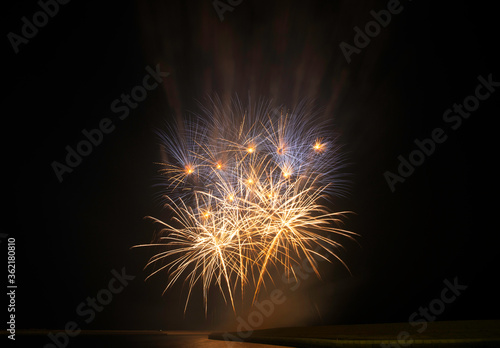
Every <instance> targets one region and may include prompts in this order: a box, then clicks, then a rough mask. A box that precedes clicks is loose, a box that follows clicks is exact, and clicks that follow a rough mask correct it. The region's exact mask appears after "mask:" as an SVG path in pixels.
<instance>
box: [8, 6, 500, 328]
mask: <svg viewBox="0 0 500 348" xmlns="http://www.w3.org/2000/svg"><path fill="white" fill-rule="evenodd" d="M386 4H387V2H386V1H373V2H368V1H367V2H365V1H363V2H361V1H355V2H353V1H347V0H345V1H293V2H292V1H276V2H266V1H251V0H244V1H243V2H242V3H241V4H240V5H238V6H236V7H235V8H234V10H233V11H232V12H225V13H224V21H223V22H221V21H220V20H219V18H218V16H217V13H216V11H215V10H214V8H213V6H212V3H211V1H208V0H204V1H186V2H184V1H179V2H173V1H172V2H170V1H163V2H159V1H158V2H155V1H137V2H131V1H120V2H106V3H105V4H103V3H102V2H91V1H90V2H88V1H87V2H83V1H73V2H70V3H68V4H67V5H61V6H60V8H59V13H58V14H57V15H56V16H55V17H54V18H52V19H50V20H49V22H48V24H47V25H46V26H44V27H43V28H40V29H39V32H38V34H37V36H35V37H34V38H32V39H30V41H29V43H28V44H25V45H21V46H20V51H19V53H18V54H15V53H14V51H13V49H12V47H11V45H10V43H9V41H8V39H7V33H9V32H11V31H12V32H15V33H17V34H20V31H21V26H22V22H21V18H22V17H23V16H27V17H28V18H31V16H32V15H33V13H35V12H36V11H39V10H40V8H39V5H38V4H37V3H36V2H35V1H24V2H9V3H6V4H4V5H3V6H4V11H3V13H2V17H3V19H2V29H3V31H2V32H3V35H4V39H3V44H2V47H3V54H2V56H3V57H4V58H5V59H4V63H3V70H4V74H3V76H4V79H3V81H4V86H5V88H4V91H3V95H2V109H3V112H2V114H3V118H2V119H3V123H2V128H3V137H2V138H3V147H2V148H3V152H4V154H5V155H4V156H3V158H4V161H3V173H4V181H3V183H4V190H5V191H6V192H8V195H7V196H6V197H5V200H4V201H5V203H4V207H7V208H6V209H5V208H4V211H5V215H4V219H3V222H4V223H3V228H2V233H8V234H9V237H15V238H16V248H17V249H16V252H17V254H16V257H17V269H16V272H17V273H16V277H17V278H16V279H17V283H18V289H17V297H16V301H17V302H16V303H17V308H16V310H17V316H16V320H17V328H47V329H55V328H63V327H64V325H65V323H66V322H68V321H70V320H75V321H76V322H77V323H78V324H79V325H80V326H81V327H82V328H87V329H108V328H109V329H112V328H127V329H160V328H162V329H180V328H184V329H198V328H209V329H212V328H226V327H227V328H233V327H234V326H235V316H234V314H232V313H231V309H230V307H229V306H225V305H224V304H223V302H222V301H221V299H220V298H218V297H217V296H215V295H214V296H213V297H214V299H213V302H212V304H211V305H210V304H209V311H208V316H207V318H205V316H204V313H203V308H202V306H201V298H200V297H201V295H200V294H201V292H200V291H199V290H200V289H198V288H197V289H195V290H197V292H196V293H195V295H194V298H193V302H192V305H190V306H189V307H188V310H187V312H186V314H185V316H184V315H183V305H184V300H185V295H186V291H185V290H186V289H185V288H184V289H183V288H182V284H180V285H179V286H176V287H174V288H173V289H172V290H169V291H167V292H166V294H165V295H164V296H162V295H161V293H162V291H163V287H164V285H165V282H166V279H167V278H166V275H165V274H163V275H161V276H157V277H155V278H153V279H151V280H150V281H148V282H146V283H145V282H143V279H144V278H145V277H146V275H147V272H144V271H143V270H142V267H143V266H144V264H145V262H146V260H147V259H148V257H149V256H151V254H150V253H148V251H147V250H137V249H134V250H130V249H129V248H130V247H131V246H133V245H136V244H140V243H147V242H149V241H150V240H151V238H152V236H153V233H154V232H155V227H154V225H152V224H151V223H150V222H148V221H146V220H144V219H143V218H144V216H147V215H153V216H159V217H161V216H163V214H165V213H164V212H163V211H162V209H161V206H160V204H159V203H158V201H157V200H155V199H154V196H155V189H154V188H153V187H152V184H153V182H154V181H153V179H154V176H155V175H156V170H157V169H158V168H157V167H156V166H155V165H154V162H155V161H158V160H160V152H159V147H158V141H157V138H155V136H154V131H155V130H156V129H158V128H161V127H162V125H163V124H164V122H165V120H166V121H167V123H168V122H170V121H171V120H172V119H173V118H174V117H179V116H180V115H183V114H185V113H186V112H188V111H193V110H195V111H196V110H197V106H196V105H197V104H196V101H197V100H203V98H205V97H206V96H207V95H214V94H215V93H217V94H218V95H220V96H221V97H222V98H223V99H224V98H226V100H227V98H228V97H231V96H234V95H235V94H238V95H242V96H246V95H248V94H250V95H251V97H252V98H258V97H265V98H272V99H273V100H276V101H277V102H279V103H280V104H287V105H293V104H294V103H296V102H297V101H298V99H299V98H314V99H315V100H316V102H315V103H316V104H317V105H318V106H320V107H323V108H325V109H326V110H327V112H328V113H329V115H330V117H331V118H332V119H333V121H334V123H335V131H336V132H337V133H339V134H340V136H341V141H342V142H343V143H344V144H345V151H346V153H347V155H348V157H349V160H350V162H351V163H352V165H351V166H350V168H349V172H350V173H351V180H352V184H351V187H350V195H349V196H348V197H347V198H344V199H339V200H338V201H337V202H336V204H337V206H338V208H339V210H352V211H354V212H356V215H351V216H349V218H348V220H347V222H346V228H348V229H350V230H352V231H354V232H356V233H358V234H360V238H359V239H358V243H359V244H356V243H354V242H347V243H346V244H345V246H346V248H345V250H343V251H341V255H342V257H343V258H344V260H345V261H346V263H347V264H348V265H349V268H350V270H351V273H352V274H349V272H347V271H346V270H345V269H344V268H343V267H342V266H341V265H340V264H338V263H333V264H332V265H324V266H323V265H322V274H323V279H322V280H321V281H320V280H314V279H312V278H313V277H310V278H309V279H308V280H306V281H305V282H304V283H303V285H301V288H300V289H299V290H297V291H296V292H293V293H292V292H291V291H289V290H287V289H286V287H285V286H283V284H281V288H283V289H284V291H285V294H286V295H287V297H288V298H289V299H288V300H287V302H286V303H285V304H283V306H282V307H280V308H279V309H277V310H276V312H275V313H274V314H273V315H272V316H271V317H269V318H267V319H266V321H265V323H264V325H263V326H262V327H265V326H281V325H289V326H292V325H312V324H316V325H317V324H345V323H376V322H406V321H407V320H408V317H409V316H410V315H411V314H412V313H413V312H414V311H417V310H418V308H419V307H420V306H428V304H429V302H430V301H432V300H433V299H435V298H438V297H439V296H440V293H441V290H442V288H443V287H444V284H443V281H444V279H449V280H452V279H453V278H455V277H458V282H459V283H460V284H465V285H467V286H468V288H467V290H465V291H464V292H463V293H462V294H461V295H460V296H459V297H458V298H457V300H456V301H454V302H453V303H451V304H449V305H447V306H446V309H445V311H444V312H443V314H441V315H440V316H439V317H438V320H459V319H498V309H499V308H498V302H499V301H498V295H497V293H498V291H497V290H498V289H497V285H496V284H497V280H496V278H497V275H498V268H497V266H498V261H497V257H496V254H497V245H498V244H497V243H496V240H497V239H498V238H497V233H498V225H497V224H496V223H495V222H496V217H497V214H498V213H497V211H496V207H497V206H498V204H497V200H498V197H497V194H498V193H497V191H496V190H495V189H496V186H497V185H495V184H496V180H498V179H497V177H498V175H497V173H498V169H497V163H496V162H497V158H498V156H497V151H496V147H494V145H496V136H497V134H498V131H497V124H498V122H497V120H496V118H497V116H498V110H499V101H500V94H499V93H500V92H499V91H497V92H496V93H494V94H492V96H491V97H490V98H489V99H487V100H486V101H484V102H481V104H480V107H479V109H478V110H477V111H476V112H474V113H473V114H472V115H471V116H470V118H469V119H467V120H464V122H463V124H462V126H461V127H460V128H458V129H457V130H456V131H452V130H451V129H450V127H449V125H448V124H445V123H444V122H443V119H442V115H443V112H444V111H445V110H446V109H447V108H450V107H452V106H453V103H462V101H463V99H464V98H465V97H466V96H468V95H471V94H473V93H474V89H475V87H476V85H477V83H478V81H477V76H479V75H482V76H483V77H486V76H488V74H490V73H492V74H493V80H496V81H498V80H500V74H499V73H498V58H499V57H498V54H497V53H495V50H496V48H497V47H498V24H497V23H498V21H497V18H496V17H497V16H496V12H495V11H494V9H493V7H492V6H493V5H490V3H487V4H486V3H483V4H482V5H481V4H479V3H478V2H464V1H449V2H439V3H438V2H431V1H423V0H419V1H413V2H408V1H402V5H403V6H404V10H403V11H402V12H401V14H399V15H395V16H394V17H393V18H392V21H391V23H390V24H389V26H388V27H387V28H383V29H382V30H381V33H380V35H378V36H377V37H375V38H373V39H372V41H371V43H370V44H369V45H368V46H367V47H366V48H364V49H362V51H361V52H360V53H359V54H353V55H352V56H351V58H352V62H351V63H350V64H348V63H347V62H346V60H345V58H344V57H343V55H342V53H341V51H340V48H339V44H340V42H342V41H345V42H347V43H349V44H351V45H352V44H353V37H354V31H353V27H354V26H359V27H363V26H364V25H365V24H366V22H368V21H369V20H371V19H372V18H371V16H370V10H372V9H373V10H376V11H378V10H380V9H383V8H385V6H386ZM158 63H159V64H160V65H161V67H162V70H163V71H168V72H170V73H171V75H170V76H169V77H167V78H165V79H164V81H163V84H162V86H159V87H158V88H156V89H155V90H153V91H151V92H149V93H148V96H147V99H146V100H145V101H144V102H142V103H140V104H139V106H138V107H137V108H136V109H135V110H131V113H130V116H129V117H128V118H127V119H125V120H119V119H118V118H117V114H115V113H113V112H112V111H111V109H110V104H111V102H112V101H113V100H114V99H116V98H118V97H119V96H120V94H122V93H130V90H131V89H132V88H133V87H134V86H136V85H138V84H140V83H141V81H142V78H143V76H144V75H145V73H146V72H145V67H146V66H151V67H153V68H154V66H155V65H156V64H158ZM104 117H109V118H111V119H112V120H113V124H114V125H115V126H116V129H115V130H114V131H113V132H112V133H111V134H107V135H105V136H104V140H103V142H102V143H101V144H100V145H99V146H97V147H95V148H94V150H93V151H92V153H91V154H90V155H89V156H87V157H85V158H84V159H83V161H82V163H81V164H80V165H79V166H78V167H77V168H75V169H74V171H73V172H72V173H69V174H65V176H64V181H63V182H62V183H59V182H58V180H57V178H56V176H55V174H54V172H53V170H52V168H51V163H52V162H53V161H60V162H63V161H64V157H65V156H66V151H65V147H66V146H67V145H70V146H72V147H74V146H76V144H77V143H78V142H79V141H81V140H82V139H84V138H83V136H82V134H81V131H82V130H83V129H93V128H96V127H97V126H98V124H99V121H100V120H101V119H102V118H104ZM436 127H442V128H443V129H445V131H446V134H447V135H448V139H447V140H446V142H444V143H443V144H440V145H438V146H437V148H436V151H435V153H434V154H433V155H432V156H431V157H429V158H427V159H426V161H425V163H424V164H423V165H421V166H420V167H418V168H416V170H415V173H414V174H413V175H412V176H411V177H409V178H408V179H407V180H406V181H405V182H404V183H398V184H397V185H396V191H395V192H394V193H392V192H391V191H390V189H389V187H388V185H387V183H386V181H385V179H384V177H383V173H384V172H385V171H387V170H390V171H392V172H394V173H396V170H397V165H398V160H397V157H398V156H399V155H403V156H404V157H406V158H407V156H408V154H409V153H410V152H411V151H412V150H413V149H414V148H415V146H414V144H413V141H414V140H415V139H416V138H419V139H422V138H427V137H429V136H430V134H431V131H432V130H433V129H434V128H436ZM12 206H14V210H13V211H11V207H12ZM1 249H2V253H4V255H6V241H5V240H3V241H2V244H1ZM123 267H125V268H126V271H127V274H131V275H135V276H136V278H135V279H134V280H133V281H131V283H130V285H129V286H127V287H126V288H125V289H124V290H123V292H121V293H120V294H117V295H116V296H115V297H114V298H113V300H112V302H111V303H110V304H109V305H108V306H106V307H105V308H104V309H103V311H102V312H101V313H97V315H96V318H95V320H93V321H92V322H91V323H89V324H86V323H84V322H83V320H82V317H79V316H78V315H77V314H76V312H75V309H76V307H77V306H78V305H79V304H80V303H81V302H83V301H86V298H87V297H88V296H91V297H95V295H96V294H97V293H98V291H99V290H100V289H102V288H105V287H107V284H108V281H109V279H110V278H111V277H112V275H111V273H110V271H111V270H112V269H116V270H121V269H122V268H123ZM269 290H272V289H269ZM262 296H263V298H265V296H266V293H264V294H263V295H262ZM4 301H5V300H4ZM311 308H315V309H313V310H312V309H311ZM247 310H248V308H247ZM3 313H4V319H6V318H7V312H6V310H5V311H3Z"/></svg>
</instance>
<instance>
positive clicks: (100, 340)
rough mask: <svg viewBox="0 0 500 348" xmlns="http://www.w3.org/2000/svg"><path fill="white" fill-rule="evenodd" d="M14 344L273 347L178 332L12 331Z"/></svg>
mask: <svg viewBox="0 0 500 348" xmlns="http://www.w3.org/2000/svg"><path fill="white" fill-rule="evenodd" d="M2 338H3V337H2ZM5 338H6V337H5ZM65 343H66V345H65ZM16 346H17V347H33V348H35V347H40V348H129V347H130V348H132V347H134V348H135V347H140V348H166V347H173V348H181V347H189V348H195V347H207V348H222V347H225V348H276V346H271V345H264V344H254V343H242V342H224V341H216V340H209V339H208V336H207V334H205V333H203V334H201V333H200V334H182V333H180V332H176V333H175V334H168V335H144V334H141V335H105V334H101V335H83V334H82V335H79V336H77V337H72V338H69V340H68V341H67V342H64V341H61V342H59V345H55V344H54V342H52V341H51V340H50V339H49V337H47V335H16Z"/></svg>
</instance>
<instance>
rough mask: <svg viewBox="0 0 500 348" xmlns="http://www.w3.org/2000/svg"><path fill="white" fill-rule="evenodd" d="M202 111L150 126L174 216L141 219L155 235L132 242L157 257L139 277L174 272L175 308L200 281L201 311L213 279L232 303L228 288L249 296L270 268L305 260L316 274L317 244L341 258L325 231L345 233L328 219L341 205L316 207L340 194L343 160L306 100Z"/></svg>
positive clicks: (337, 215) (334, 218)
mask: <svg viewBox="0 0 500 348" xmlns="http://www.w3.org/2000/svg"><path fill="white" fill-rule="evenodd" d="M203 111H204V115H203V116H198V117H196V118H192V119H187V120H185V121H184V123H183V124H182V125H181V127H177V128H175V129H171V131H170V132H168V133H160V134H159V135H160V139H161V140H162V144H163V148H164V151H165V153H166V155H167V159H168V160H167V161H166V163H160V165H161V169H160V174H161V184H160V191H161V197H162V199H163V201H164V205H165V206H166V207H168V208H169V209H171V210H172V211H173V212H174V217H173V219H172V221H171V222H170V223H167V222H164V221H161V220H159V219H156V218H152V217H149V218H150V219H152V220H154V221H155V222H156V223H158V224H160V225H161V227H162V230H161V231H160V237H159V239H158V240H157V241H156V242H154V243H150V244H143V245H138V246H137V247H146V246H148V247H151V246H154V247H160V248H162V250H161V251H160V252H159V253H157V254H155V255H154V256H152V257H151V258H150V260H149V262H148V263H147V265H146V267H149V266H152V265H159V266H158V267H157V268H156V269H154V270H153V271H152V272H151V274H150V275H149V276H148V278H149V277H151V276H153V275H154V274H157V273H159V272H161V271H163V270H168V273H169V278H168V281H167V284H166V287H165V291H166V290H167V289H168V288H170V287H171V286H172V285H173V284H174V283H175V282H177V281H178V280H179V279H184V281H185V282H187V283H188V285H189V290H188V295H187V299H186V303H185V310H186V308H187V304H188V302H189V299H190V296H191V293H192V290H193V287H194V285H195V284H197V283H198V282H201V283H202V285H203V298H204V302H205V312H206V311H207V299H208V291H209V289H210V288H211V287H213V286H216V287H217V288H218V289H219V290H220V292H221V294H222V295H223V296H224V299H225V300H226V302H230V303H231V305H232V307H233V309H234V308H235V306H234V301H235V300H234V297H235V295H234V294H235V291H236V289H237V288H240V289H241V293H242V294H243V292H244V291H245V288H247V287H252V289H254V290H253V291H254V300H255V299H256V298H257V295H258V294H259V291H260V289H261V288H262V286H263V285H264V284H265V283H266V280H269V279H271V270H272V269H278V270H280V269H281V270H282V271H283V272H287V273H290V272H291V273H293V265H294V264H298V263H299V260H300V262H302V260H306V261H307V262H308V263H309V264H310V266H311V268H312V269H313V270H314V272H315V273H316V274H318V276H319V272H318V267H317V261H316V260H317V259H318V257H319V258H324V259H327V258H326V257H325V256H324V255H323V254H322V253H320V252H319V251H321V250H323V251H326V252H328V253H329V254H330V255H332V256H333V257H334V258H336V259H337V260H339V261H340V262H341V263H342V264H344V262H343V261H342V260H341V259H340V258H339V257H338V256H337V255H336V253H335V250H336V249H337V248H338V247H341V244H340V243H339V242H337V241H336V240H335V239H334V237H335V236H344V237H348V238H353V236H354V235H355V234H354V233H353V232H350V231H346V230H344V229H340V228H338V227H337V226H339V223H340V222H341V218H342V217H343V215H344V214H345V213H347V212H332V211H331V209H329V208H328V206H327V205H326V204H327V201H328V200H329V199H330V198H331V197H333V196H335V195H344V194H345V192H346V180H345V179H344V176H343V174H342V169H343V167H344V160H343V157H342V155H341V152H340V147H339V146H338V145H337V144H336V139H335V138H334V137H332V136H331V134H330V132H331V129H330V128H329V127H328V125H327V124H325V123H321V122H319V121H318V119H319V115H317V114H314V113H311V112H310V108H309V107H308V105H307V104H306V103H302V104H300V105H299V106H298V107H297V108H295V109H294V110H291V111H286V109H284V108H282V107H281V108H272V107H271V104H270V103H259V104H257V105H256V106H255V105H250V106H248V107H247V108H243V107H242V106H241V104H240V103H238V102H234V103H233V104H232V105H231V107H224V106H223V104H222V103H220V102H212V103H211V104H210V109H208V108H204V109H203ZM330 205H331V204H330ZM318 250H319V251H318ZM344 265H345V264H344ZM346 267H347V266H346ZM271 280H272V279H271Z"/></svg>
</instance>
